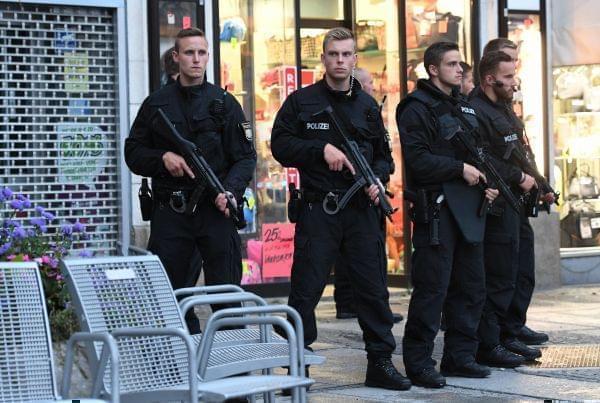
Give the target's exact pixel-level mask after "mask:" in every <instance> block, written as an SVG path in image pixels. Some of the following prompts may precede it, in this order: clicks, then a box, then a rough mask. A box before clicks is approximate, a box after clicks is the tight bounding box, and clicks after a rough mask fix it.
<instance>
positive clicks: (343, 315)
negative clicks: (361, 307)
mask: <svg viewBox="0 0 600 403" xmlns="http://www.w3.org/2000/svg"><path fill="white" fill-rule="evenodd" d="M335 317H336V318H337V319H354V318H356V312H350V311H337V312H336V313H335Z"/></svg>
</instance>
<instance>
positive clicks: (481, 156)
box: [446, 128, 521, 216]
mask: <svg viewBox="0 0 600 403" xmlns="http://www.w3.org/2000/svg"><path fill="white" fill-rule="evenodd" d="M467 133H468V132H465V131H464V130H463V129H462V128H459V129H458V130H457V131H455V132H454V133H452V134H450V135H448V136H447V137H446V140H448V141H450V142H451V143H453V144H454V143H455V142H459V143H460V145H462V147H463V148H464V149H465V150H466V151H467V153H469V156H470V157H471V159H472V161H473V163H474V164H475V166H476V167H477V169H479V170H480V171H482V172H484V173H485V177H486V180H487V183H486V184H482V183H481V182H480V186H481V187H482V189H483V190H485V189H487V188H496V187H497V188H498V190H499V191H500V194H501V195H502V197H504V199H505V200H506V202H507V203H508V205H509V206H510V207H511V208H512V209H513V210H515V211H516V212H517V213H519V212H520V211H521V206H520V204H519V199H517V197H516V196H515V195H514V193H513V192H512V191H511V190H510V188H509V187H508V185H507V184H506V182H504V179H502V177H501V176H500V174H499V173H498V171H497V170H496V167H495V166H494V165H493V164H492V163H491V161H490V156H489V154H487V153H486V152H485V151H484V150H483V149H482V148H480V147H476V146H474V145H473V143H472V138H469V137H471V136H468V134H467ZM488 204H489V203H487V200H486V199H485V196H484V198H483V200H482V201H481V207H480V209H479V215H480V216H482V215H483V214H484V213H485V211H486V209H487V207H488Z"/></svg>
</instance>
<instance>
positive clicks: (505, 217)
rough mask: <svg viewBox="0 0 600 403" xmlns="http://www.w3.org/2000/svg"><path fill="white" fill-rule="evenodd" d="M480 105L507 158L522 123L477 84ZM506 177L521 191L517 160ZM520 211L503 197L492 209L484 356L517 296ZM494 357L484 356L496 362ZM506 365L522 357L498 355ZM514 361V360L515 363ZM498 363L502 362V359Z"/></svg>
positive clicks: (486, 132) (493, 148) (485, 129)
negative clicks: (504, 200) (514, 208)
mask: <svg viewBox="0 0 600 403" xmlns="http://www.w3.org/2000/svg"><path fill="white" fill-rule="evenodd" d="M470 102H471V104H472V105H473V106H474V107H475V108H477V111H478V119H479V131H480V133H481V134H482V136H484V137H485V138H486V140H487V142H488V144H489V147H488V149H489V151H490V152H492V154H494V155H495V156H496V157H497V158H500V159H503V158H504V157H505V155H506V152H507V150H510V148H511V147H514V146H515V144H516V143H517V142H518V141H520V140H519V139H520V137H522V135H523V131H522V126H521V125H520V123H519V124H517V122H518V119H513V116H512V115H513V113H512V111H509V110H508V109H507V108H506V103H505V102H502V101H498V102H493V101H492V100H490V99H489V98H488V96H487V95H486V94H485V93H484V92H483V90H482V89H481V87H477V88H475V90H473V92H472V93H471V97H470ZM504 166H505V167H506V169H505V171H504V172H505V178H504V179H505V181H506V182H507V184H509V185H510V186H511V190H512V191H513V193H515V194H516V195H519V194H521V190H520V188H519V183H520V180H521V175H522V172H521V169H520V168H519V167H517V166H516V165H514V164H510V163H508V162H507V163H506V164H504ZM520 216H521V214H519V212H516V211H514V210H513V209H512V208H510V207H508V205H506V203H504V202H503V200H502V198H499V199H498V201H496V203H495V208H494V209H492V210H491V211H490V214H489V215H488V218H487V223H486V228H485V241H484V245H485V246H484V256H485V270H486V303H485V307H484V310H483V314H482V317H481V322H480V323H479V338H480V345H479V348H480V350H481V353H482V354H481V356H482V357H484V356H486V355H487V354H489V353H490V352H491V351H492V350H493V349H495V348H496V347H497V346H498V345H499V344H500V324H499V321H504V320H506V315H507V311H508V307H509V305H510V303H511V301H512V299H513V297H514V293H515V282H516V278H517V272H518V269H519V224H520ZM492 358H493V357H490V359H489V360H488V359H485V358H484V359H483V361H484V362H487V363H489V364H493V362H491V361H493V359H492ZM496 358H497V359H499V361H505V362H504V365H506V366H515V365H519V363H520V362H519V359H518V357H512V358H511V356H510V355H508V356H506V355H505V356H504V360H502V357H501V356H499V357H496ZM511 363H512V364H511ZM497 364H500V362H498V363H497Z"/></svg>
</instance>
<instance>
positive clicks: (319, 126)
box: [306, 122, 329, 130]
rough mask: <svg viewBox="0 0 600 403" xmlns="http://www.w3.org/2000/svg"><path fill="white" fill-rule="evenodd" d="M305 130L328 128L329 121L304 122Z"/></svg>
mask: <svg viewBox="0 0 600 403" xmlns="http://www.w3.org/2000/svg"><path fill="white" fill-rule="evenodd" d="M306 129H307V130H329V123H326V122H325V123H324V122H321V123H319V122H306Z"/></svg>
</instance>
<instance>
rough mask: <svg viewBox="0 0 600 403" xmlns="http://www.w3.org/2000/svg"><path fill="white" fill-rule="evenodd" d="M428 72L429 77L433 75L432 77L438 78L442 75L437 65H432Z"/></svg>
mask: <svg viewBox="0 0 600 403" xmlns="http://www.w3.org/2000/svg"><path fill="white" fill-rule="evenodd" d="M427 71H428V72H429V75H431V76H432V77H437V76H438V75H439V74H440V70H439V69H438V66H436V65H435V64H430V65H429V67H428V68H427Z"/></svg>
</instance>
